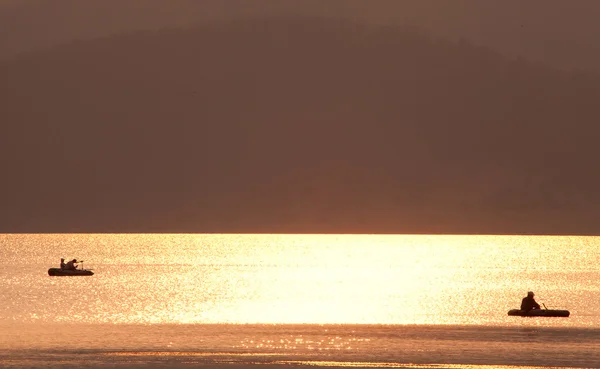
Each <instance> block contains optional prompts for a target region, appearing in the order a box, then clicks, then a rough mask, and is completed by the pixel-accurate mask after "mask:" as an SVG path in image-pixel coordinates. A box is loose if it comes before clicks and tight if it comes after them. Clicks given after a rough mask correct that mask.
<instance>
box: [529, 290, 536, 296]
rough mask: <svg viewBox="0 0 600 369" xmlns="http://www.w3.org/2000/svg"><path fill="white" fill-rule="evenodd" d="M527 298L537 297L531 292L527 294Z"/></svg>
mask: <svg viewBox="0 0 600 369" xmlns="http://www.w3.org/2000/svg"><path fill="white" fill-rule="evenodd" d="M527 296H528V297H533V296H535V294H534V293H533V291H529V292H527Z"/></svg>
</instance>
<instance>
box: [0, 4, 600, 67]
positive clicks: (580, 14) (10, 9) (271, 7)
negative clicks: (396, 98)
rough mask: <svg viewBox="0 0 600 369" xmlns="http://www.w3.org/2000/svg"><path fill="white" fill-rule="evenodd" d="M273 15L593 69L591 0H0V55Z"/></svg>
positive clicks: (597, 53) (598, 52)
mask: <svg viewBox="0 0 600 369" xmlns="http://www.w3.org/2000/svg"><path fill="white" fill-rule="evenodd" d="M274 15H278V16H281V15H288V16H289V15H296V16H297V15H310V16H325V17H340V18H344V19H349V20H357V21H361V22H369V23H378V24H393V25H404V26H409V25H411V26H416V27H419V28H422V29H424V30H426V31H428V32H431V33H432V34H434V35H438V36H443V37H447V38H449V39H451V40H458V39H459V38H461V37H462V38H465V39H466V40H469V41H470V42H474V43H476V44H478V45H482V46H486V47H489V48H492V49H494V50H497V51H498V52H501V53H503V54H504V55H507V56H510V57H518V56H521V57H523V58H525V59H528V60H532V61H537V62H543V63H545V64H548V65H550V66H553V67H556V68H563V69H583V70H589V71H595V72H596V73H600V43H598V40H597V38H598V37H597V35H598V34H600V22H598V19H600V2H598V1H597V0H577V1H573V0H527V1H523V0H502V1H494V0H487V1H486V0H452V1H440V0H402V1H398V0H302V1H285V0H251V1H249V0H227V1H223V0H168V1H165V0H86V1H81V0H0V60H2V59H7V58H11V57H13V56H14V55H16V54H17V53H20V52H27V51H35V50H40V49H43V48H47V47H51V46H56V45H58V44H63V43H68V42H70V41H72V40H78V39H83V40H85V39H91V38H96V37H101V36H107V35H110V34H115V33H121V32H129V31H133V30H155V29H160V28H164V27H182V26H189V25H191V24H194V23H199V22H207V21H216V20H225V19H233V18H236V17H248V16H274Z"/></svg>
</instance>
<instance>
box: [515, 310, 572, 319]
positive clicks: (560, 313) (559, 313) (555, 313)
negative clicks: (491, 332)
mask: <svg viewBox="0 0 600 369" xmlns="http://www.w3.org/2000/svg"><path fill="white" fill-rule="evenodd" d="M508 315H510V316H526V317H537V316H542V317H543V316H547V317H562V318H566V317H568V316H569V315H571V313H570V312H569V310H546V309H536V310H529V311H525V310H519V309H512V310H510V311H509V312H508Z"/></svg>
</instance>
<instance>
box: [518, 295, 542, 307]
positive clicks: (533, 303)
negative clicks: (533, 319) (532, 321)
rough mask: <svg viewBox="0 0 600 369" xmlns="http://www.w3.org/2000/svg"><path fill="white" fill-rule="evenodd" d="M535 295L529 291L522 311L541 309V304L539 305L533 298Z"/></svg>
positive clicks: (522, 302) (522, 305)
mask: <svg viewBox="0 0 600 369" xmlns="http://www.w3.org/2000/svg"><path fill="white" fill-rule="evenodd" d="M533 296H534V293H533V292H531V291H529V292H527V297H524V298H523V300H522V301H521V310H525V311H530V310H534V309H539V308H540V304H538V303H537V302H536V301H535V299H534V298H533Z"/></svg>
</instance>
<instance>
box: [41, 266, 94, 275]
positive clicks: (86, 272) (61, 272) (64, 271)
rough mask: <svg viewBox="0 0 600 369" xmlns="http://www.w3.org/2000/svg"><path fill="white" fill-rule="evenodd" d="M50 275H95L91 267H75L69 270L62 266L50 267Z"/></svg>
mask: <svg viewBox="0 0 600 369" xmlns="http://www.w3.org/2000/svg"><path fill="white" fill-rule="evenodd" d="M48 275H49V276H78V275H94V272H92V271H91V270H89V269H75V270H67V269H60V268H50V269H48Z"/></svg>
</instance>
